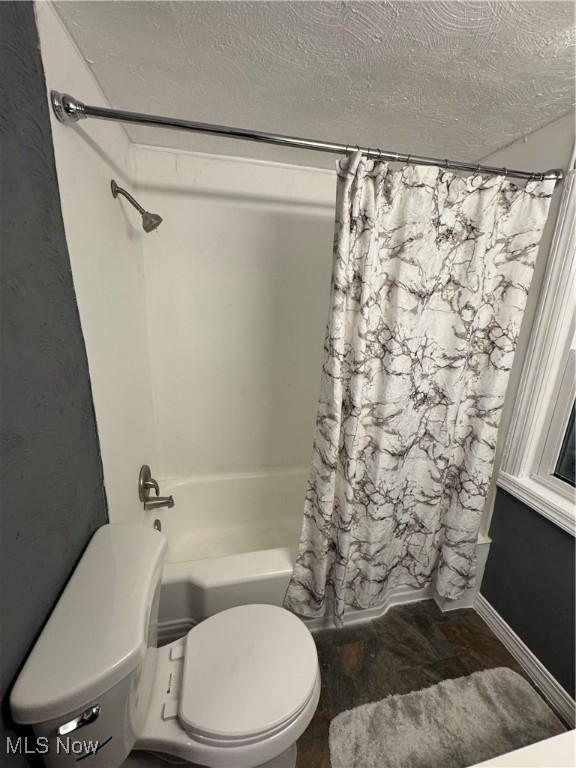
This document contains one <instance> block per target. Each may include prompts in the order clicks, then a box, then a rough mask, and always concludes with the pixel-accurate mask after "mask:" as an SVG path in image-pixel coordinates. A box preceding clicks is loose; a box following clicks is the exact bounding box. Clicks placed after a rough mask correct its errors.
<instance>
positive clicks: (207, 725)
mask: <svg viewBox="0 0 576 768" xmlns="http://www.w3.org/2000/svg"><path fill="white" fill-rule="evenodd" d="M317 670H318V657H317V653H316V646H315V644H314V640H313V639H312V636H311V634H310V632H309V631H308V629H307V628H306V627H305V626H304V624H303V623H302V622H301V621H300V619H298V618H297V617H296V616H294V615H293V614H291V613H289V612H288V611H286V610H285V609H283V608H279V607H277V606H273V605H243V606H239V607H237V608H231V609H229V610H226V611H222V613H218V614H216V615H215V616H212V617H211V618H209V619H207V620H206V621H204V622H202V623H201V624H199V625H198V626H197V627H195V628H194V629H193V630H192V631H190V632H189V633H188V635H187V637H186V641H185V655H184V669H183V676H182V687H181V690H180V703H179V711H178V717H179V720H180V722H181V724H182V727H183V728H184V729H185V730H186V731H187V733H189V734H190V735H191V736H192V737H193V738H195V739H198V740H201V741H203V742H206V743H212V744H222V745H223V746H224V745H225V744H231V743H252V742H255V741H259V740H261V739H264V738H267V737H269V736H271V735H272V734H273V733H275V732H277V731H278V730H280V729H282V728H284V727H286V726H287V725H288V724H289V723H290V722H292V721H293V720H294V719H295V718H297V717H298V716H299V714H300V713H301V712H302V710H303V709H304V707H305V706H306V704H307V703H308V701H309V699H310V697H311V696H312V693H313V691H314V687H315V683H316V677H317Z"/></svg>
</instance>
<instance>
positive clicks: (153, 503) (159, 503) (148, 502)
mask: <svg viewBox="0 0 576 768" xmlns="http://www.w3.org/2000/svg"><path fill="white" fill-rule="evenodd" d="M150 491H154V493H155V494H156V496H152V497H150ZM138 498H139V499H140V501H141V502H142V503H143V504H144V509H146V510H148V509H160V508H161V507H168V508H169V509H171V508H172V507H173V506H174V497H173V496H160V487H159V485H158V483H157V482H156V480H154V478H153V477H152V473H151V471H150V467H149V466H148V465H147V464H144V465H143V466H142V467H141V468H140V475H139V477H138Z"/></svg>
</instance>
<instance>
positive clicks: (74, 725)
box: [58, 704, 100, 736]
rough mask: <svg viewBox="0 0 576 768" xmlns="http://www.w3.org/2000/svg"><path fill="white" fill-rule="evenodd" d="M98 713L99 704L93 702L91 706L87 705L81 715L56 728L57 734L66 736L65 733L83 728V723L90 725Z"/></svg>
mask: <svg viewBox="0 0 576 768" xmlns="http://www.w3.org/2000/svg"><path fill="white" fill-rule="evenodd" d="M99 715H100V704H95V705H94V706H93V707H88V709H85V710H84V712H82V714H81V715H78V717H75V718H74V719H73V720H69V721H68V722H67V723H64V724H63V725H61V726H60V727H59V728H58V736H66V734H67V733H72V732H73V731H77V730H78V729H79V728H83V727H84V726H85V725H90V723H93V722H94V720H97V719H98V717H99Z"/></svg>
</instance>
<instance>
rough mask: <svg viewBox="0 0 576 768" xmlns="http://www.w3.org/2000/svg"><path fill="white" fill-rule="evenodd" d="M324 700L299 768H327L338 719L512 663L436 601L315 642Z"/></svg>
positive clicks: (466, 617)
mask: <svg viewBox="0 0 576 768" xmlns="http://www.w3.org/2000/svg"><path fill="white" fill-rule="evenodd" d="M314 639H315V641H316V646H317V648H318V656H319V659H320V669H321V672H322V693H321V695H320V703H319V705H318V709H317V711H316V714H315V716H314V719H313V720H312V722H311V723H310V725H309V726H308V730H307V731H306V733H305V734H304V735H303V736H302V738H301V739H300V740H299V741H298V764H297V765H298V768H329V766H330V754H329V750H328V726H329V725H330V720H331V719H332V718H333V717H335V716H336V715H337V714H338V713H339V712H343V711H344V710H346V709H351V708H352V707H357V706H358V705H359V704H366V703H367V702H370V701H379V700H380V699H383V698H385V697H386V696H389V695H391V694H394V693H409V692H410V691H417V690H420V689H422V688H428V687H430V686H431V685H434V684H435V683H439V682H440V681H441V680H446V679H448V678H455V677H462V676H463V675H469V674H471V673H472V672H477V671H479V670H481V669H490V668H492V667H510V668H511V669H513V670H515V671H516V672H519V673H520V674H523V672H522V670H521V668H520V667H519V665H518V663H517V662H516V660H515V659H514V658H513V657H512V656H511V655H510V654H509V653H508V651H507V650H506V648H505V647H504V646H503V645H502V643H501V642H500V641H499V640H498V639H497V638H496V636H495V635H494V634H493V633H492V631H491V630H490V629H489V628H488V627H487V626H486V624H484V622H483V621H482V619H481V618H480V617H479V616H478V614H477V613H476V612H475V611H473V610H472V609H465V610H459V611H453V612H450V613H442V612H441V611H440V610H439V608H438V607H437V606H436V603H435V602H434V601H433V600H425V601H422V602H419V603H412V604H411V605H402V606H397V607H396V608H391V609H390V610H389V611H388V613H387V614H386V615H385V616H383V617H382V618H380V619H375V620H374V621H371V622H367V623H365V624H361V625H359V626H356V627H349V628H344V629H331V630H324V631H322V632H318V633H317V634H315V636H314Z"/></svg>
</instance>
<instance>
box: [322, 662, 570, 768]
mask: <svg viewBox="0 0 576 768" xmlns="http://www.w3.org/2000/svg"><path fill="white" fill-rule="evenodd" d="M565 730H566V728H565V727H564V725H563V724H562V723H561V722H560V720H558V718H557V717H556V715H555V714H554V713H553V712H552V710H551V709H550V708H549V707H548V706H547V705H546V704H545V703H544V702H543V701H542V699H541V698H540V697H539V696H538V694H537V693H536V691H535V690H534V689H533V688H532V687H531V686H530V685H529V684H528V683H527V682H526V680H524V679H523V678H522V677H520V675H518V674H516V672H513V671H512V670H511V669H506V668H504V667H500V668H498V669H489V670H486V671H484V672H475V673H474V674H473V675H469V676H468V677H460V678H458V679H457V680H445V681H444V682H442V683H438V685H433V686H432V687H431V688H427V689H426V690H424V691H415V692H414V693H408V694H405V695H404V696H389V697H388V698H387V699H383V700H382V701H378V702H376V703H374V704H364V705H363V706H361V707H356V708H355V709H350V710H348V712H342V714H340V715H338V717H335V718H334V720H332V722H331V723H330V759H331V762H332V768H465V767H466V766H471V765H475V764H476V763H480V762H482V761H483V760H488V759H490V758H491V757H496V756H497V755H502V754H504V753H505V752H511V751H512V750H513V749H519V748H520V747H525V746H527V745H528V744H533V743H534V742H536V741H542V740H543V739H547V738H548V737H550V736H555V735H557V734H559V733H563V732H564V731H565Z"/></svg>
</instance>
